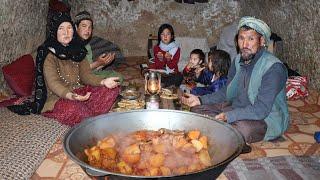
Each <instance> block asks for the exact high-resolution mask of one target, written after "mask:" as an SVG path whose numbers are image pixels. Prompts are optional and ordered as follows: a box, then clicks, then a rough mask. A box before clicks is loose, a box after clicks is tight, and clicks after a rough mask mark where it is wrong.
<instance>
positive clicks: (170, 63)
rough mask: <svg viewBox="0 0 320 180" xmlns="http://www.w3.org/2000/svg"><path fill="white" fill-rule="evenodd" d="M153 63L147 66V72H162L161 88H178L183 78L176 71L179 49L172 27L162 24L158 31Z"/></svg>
mask: <svg viewBox="0 0 320 180" xmlns="http://www.w3.org/2000/svg"><path fill="white" fill-rule="evenodd" d="M153 52H154V58H155V61H154V63H153V64H150V65H149V70H151V71H152V70H156V71H159V70H160V72H163V74H162V77H161V82H162V87H167V86H171V85H175V86H177V87H178V86H179V85H180V84H181V82H182V79H183V76H182V74H181V73H180V72H179V70H178V62H179V59H180V48H179V46H178V45H177V44H176V43H175V40H174V31H173V27H172V26H171V25H170V24H162V25H161V26H160V28H159V31H158V44H157V45H155V46H154V47H153Z"/></svg>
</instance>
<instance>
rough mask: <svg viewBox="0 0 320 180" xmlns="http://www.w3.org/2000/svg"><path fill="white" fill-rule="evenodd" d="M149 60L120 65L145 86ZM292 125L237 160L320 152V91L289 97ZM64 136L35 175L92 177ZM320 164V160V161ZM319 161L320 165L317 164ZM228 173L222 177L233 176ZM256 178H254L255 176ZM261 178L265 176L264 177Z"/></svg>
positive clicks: (130, 78) (131, 78)
mask: <svg viewBox="0 0 320 180" xmlns="http://www.w3.org/2000/svg"><path fill="white" fill-rule="evenodd" d="M144 62H146V59H145V58H142V57H131V58H127V64H126V65H121V66H120V67H119V68H118V71H120V72H121V73H122V74H123V75H124V76H125V81H126V84H128V83H129V82H130V83H132V84H136V85H138V86H140V87H143V85H144V80H143V78H142V76H141V75H140V69H139V64H141V63H144ZM289 110H290V115H291V121H292V122H291V125H290V128H289V129H288V131H287V132H286V133H285V135H284V136H283V137H282V138H279V139H277V140H275V141H273V142H258V143H254V144H252V145H251V146H252V152H251V153H248V154H243V155H240V156H239V157H238V158H237V159H236V161H235V162H237V161H238V160H239V161H248V162H249V160H250V159H255V160H260V159H268V158H269V157H279V156H283V157H284V156H317V157H319V156H320V144H318V143H316V142H315V140H314V137H313V135H314V132H315V131H320V95H319V93H318V92H317V91H313V90H310V95H309V96H308V97H307V98H306V99H302V100H295V101H289ZM62 138H63V137H61V138H60V139H59V140H58V141H57V142H56V143H55V144H54V145H53V146H52V148H51V149H50V151H49V153H48V154H47V156H46V158H45V159H44V160H43V162H42V164H41V165H40V166H39V168H38V169H37V170H36V171H35V172H34V174H33V176H32V178H31V179H33V180H38V179H39V180H40V179H46V180H48V179H90V178H89V177H88V176H87V175H86V174H85V173H84V172H83V171H82V169H81V168H80V167H79V166H78V165H77V164H75V163H74V162H73V161H71V160H70V159H68V158H67V156H66V154H64V152H63V147H62ZM317 165H319V164H317ZM317 165H316V166H317ZM229 168H231V166H230V167H228V169H226V171H225V172H226V173H223V174H222V175H220V177H219V179H233V178H232V177H231V176H230V175H228V172H229V171H227V170H230V169H229ZM252 179H254V178H252ZM260 179H261V178H260Z"/></svg>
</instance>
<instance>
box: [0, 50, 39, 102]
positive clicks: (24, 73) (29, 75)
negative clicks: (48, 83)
mask: <svg viewBox="0 0 320 180" xmlns="http://www.w3.org/2000/svg"><path fill="white" fill-rule="evenodd" d="M2 72H3V76H4V79H5V80H6V82H7V84H8V85H9V87H10V88H11V89H12V90H13V91H14V92H15V94H16V95H19V96H30V95H31V94H32V88H33V82H34V78H35V67H34V61H33V58H32V56H31V55H30V54H27V55H23V56H21V57H20V58H18V59H17V60H15V61H13V62H12V63H11V64H8V65H5V66H3V67H2Z"/></svg>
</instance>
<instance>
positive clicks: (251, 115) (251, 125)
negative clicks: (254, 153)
mask: <svg viewBox="0 0 320 180" xmlns="http://www.w3.org/2000/svg"><path fill="white" fill-rule="evenodd" d="M237 29H238V33H237V35H236V39H237V45H238V47H239V50H240V52H239V54H238V55H237V56H236V58H235V59H234V60H233V62H232V63H231V67H230V69H229V72H228V83H227V86H226V87H225V88H222V89H220V91H218V92H216V93H213V94H208V95H204V96H200V97H197V96H194V95H191V94H187V96H188V97H183V98H182V103H184V104H186V105H189V106H191V107H192V108H191V111H193V112H196V113H200V114H207V115H210V116H213V117H215V119H217V120H221V121H225V122H227V123H229V124H231V125H232V126H233V127H235V128H236V129H237V130H238V131H239V132H240V133H241V134H242V135H243V137H244V139H245V141H246V142H247V143H252V142H257V141H261V140H272V139H276V138H278V137H279V136H281V135H282V134H283V133H284V131H285V130H286V129H287V127H288V123H289V113H288V104H287V101H286V95H285V85H286V81H287V71H286V68H285V66H284V65H283V64H282V62H281V61H280V60H279V59H278V58H277V57H275V56H274V55H273V54H271V53H270V52H268V51H267V48H266V44H268V42H269V41H270V35H271V30H270V28H269V26H268V25H267V24H266V23H265V22H263V21H262V20H260V19H257V18H254V17H248V16H246V17H243V18H241V19H240V21H239V25H238V28H237Z"/></svg>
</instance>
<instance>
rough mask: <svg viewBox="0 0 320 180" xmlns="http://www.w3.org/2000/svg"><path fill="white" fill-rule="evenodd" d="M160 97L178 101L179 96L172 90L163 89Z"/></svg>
mask: <svg viewBox="0 0 320 180" xmlns="http://www.w3.org/2000/svg"><path fill="white" fill-rule="evenodd" d="M160 97H161V98H164V99H178V94H174V93H173V92H172V90H170V89H166V88H162V89H161V95H160Z"/></svg>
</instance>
